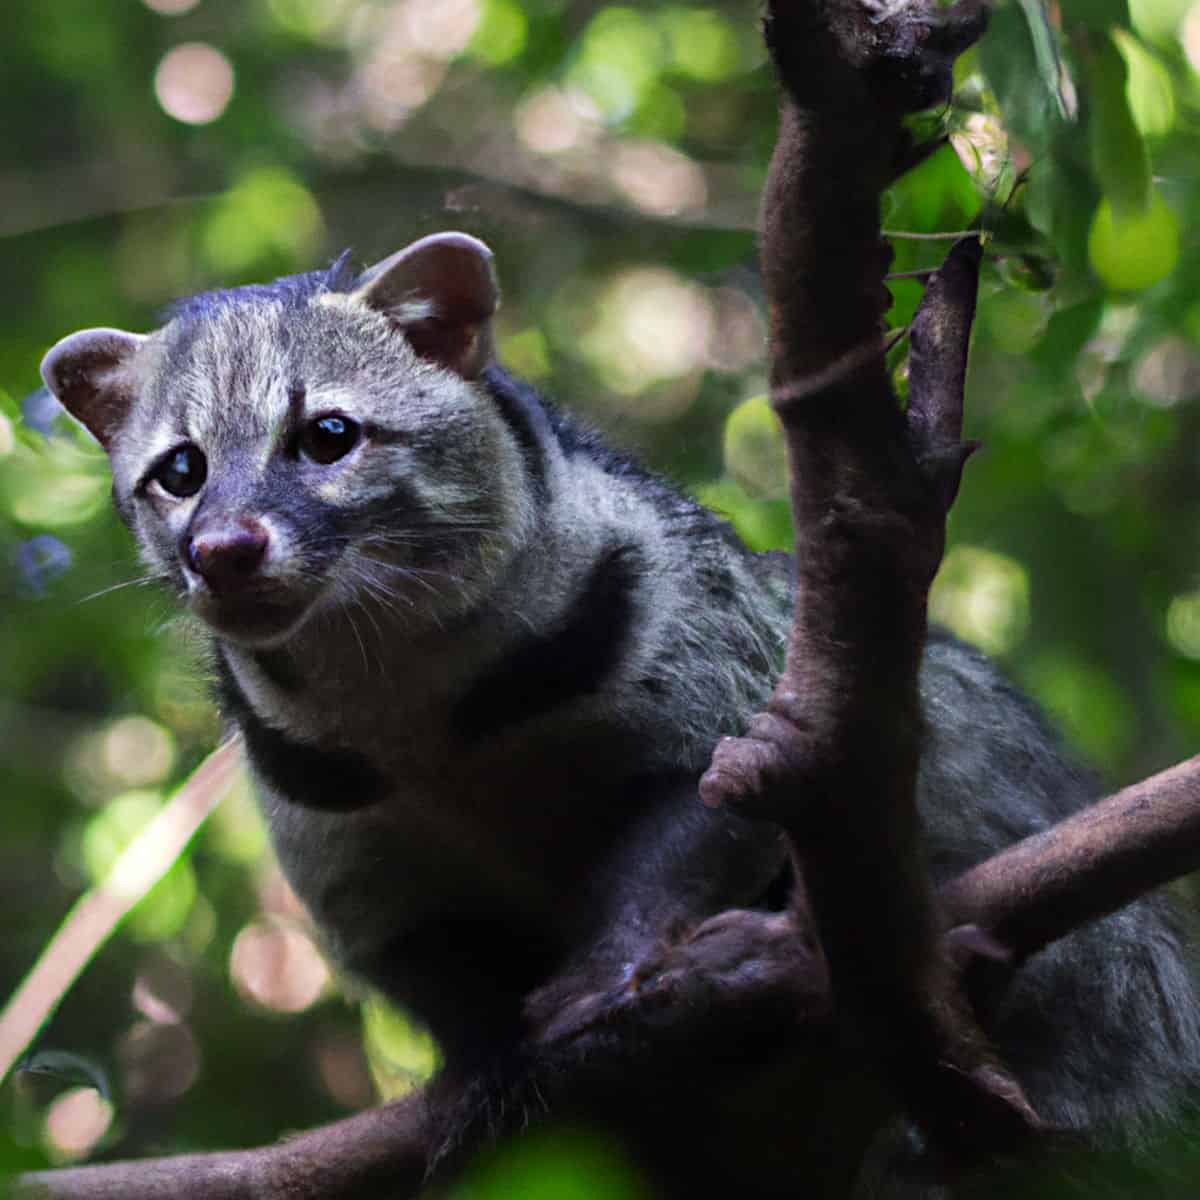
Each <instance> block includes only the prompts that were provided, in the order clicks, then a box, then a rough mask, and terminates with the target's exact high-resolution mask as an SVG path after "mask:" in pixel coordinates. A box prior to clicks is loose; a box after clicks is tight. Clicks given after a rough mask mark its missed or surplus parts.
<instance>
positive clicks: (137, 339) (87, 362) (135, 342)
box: [42, 329, 146, 450]
mask: <svg viewBox="0 0 1200 1200" xmlns="http://www.w3.org/2000/svg"><path fill="white" fill-rule="evenodd" d="M145 341H146V337H145V335H143V334H140V333H126V332H125V331H124V330H121V329H81V330H80V331H79V332H78V333H72V334H71V335H70V336H69V337H65V338H63V339H62V341H61V342H56V343H55V344H54V345H53V346H51V347H50V350H49V352H48V353H47V355H46V357H45V358H43V359H42V378H43V379H44V380H45V381H46V386H47V387H48V388H49V389H50V390H51V391H52V392H53V393H54V394H55V396H57V397H58V399H59V400H60V401H61V402H62V404H63V407H64V408H66V410H67V411H68V412H69V413H70V414H71V415H72V416H74V417H77V418H78V419H79V420H80V421H82V422H83V423H84V425H86V426H87V428H88V429H89V430H90V431H91V433H92V436H93V437H95V439H96V440H97V441H98V442H99V443H100V445H102V446H103V447H104V448H105V449H106V450H107V449H109V447H110V446H111V445H112V440H113V437H114V436H115V435H116V432H117V430H118V429H120V428H121V426H122V425H123V424H124V423H125V418H126V416H127V415H128V413H129V409H130V406H131V405H132V404H133V399H134V396H135V394H136V387H135V377H134V372H133V357H134V355H135V354H137V352H138V349H139V347H140V346H141V345H142V343H143V342H145Z"/></svg>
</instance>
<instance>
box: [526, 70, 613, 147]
mask: <svg viewBox="0 0 1200 1200" xmlns="http://www.w3.org/2000/svg"><path fill="white" fill-rule="evenodd" d="M513 123H514V125H515V127H516V131H517V136H518V137H519V138H520V139H521V141H522V142H523V143H524V144H525V145H526V146H527V147H528V148H529V149H530V150H532V151H533V152H534V153H535V154H563V153H565V152H566V151H568V150H576V149H579V148H580V147H582V146H585V145H591V144H594V143H595V140H596V138H597V137H598V136H599V133H600V128H601V125H600V121H599V120H598V113H597V112H596V109H595V105H594V104H592V103H591V101H590V100H589V99H588V98H587V96H586V95H585V94H584V93H582V92H580V91H578V90H575V91H566V90H564V89H562V88H558V87H553V86H551V87H543V88H539V89H538V90H537V91H536V92H534V93H533V94H532V95H530V96H528V97H526V99H525V100H524V101H522V103H521V105H520V107H518V109H517V110H516V114H515V116H514V118H513Z"/></svg>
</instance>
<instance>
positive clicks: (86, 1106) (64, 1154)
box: [42, 1087, 115, 1162]
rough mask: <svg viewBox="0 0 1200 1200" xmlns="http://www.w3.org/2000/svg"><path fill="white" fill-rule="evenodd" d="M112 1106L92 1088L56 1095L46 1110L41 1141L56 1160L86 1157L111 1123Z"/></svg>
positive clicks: (76, 1089)
mask: <svg viewBox="0 0 1200 1200" xmlns="http://www.w3.org/2000/svg"><path fill="white" fill-rule="evenodd" d="M114 1111H115V1110H114V1109H113V1105H112V1101H110V1100H106V1099H105V1098H104V1097H103V1096H102V1095H101V1094H100V1093H99V1092H98V1091H97V1090H96V1089H95V1088H89V1087H78V1088H71V1089H70V1090H69V1091H65V1092H63V1093H62V1095H61V1096H58V1097H57V1098H56V1099H55V1100H54V1101H53V1103H52V1104H51V1105H50V1107H49V1108H48V1109H47V1110H46V1117H45V1125H44V1129H43V1134H42V1140H43V1143H44V1145H45V1146H46V1148H47V1150H48V1151H49V1152H50V1155H51V1157H52V1158H54V1159H55V1160H56V1161H58V1162H69V1161H70V1160H72V1159H77V1158H85V1157H86V1156H87V1155H88V1153H89V1152H90V1151H91V1149H92V1148H93V1147H94V1146H95V1145H96V1143H97V1142H98V1141H100V1139H101V1138H102V1137H103V1136H104V1135H105V1134H106V1133H107V1132H108V1130H109V1127H110V1126H111V1125H112V1121H113V1115H114Z"/></svg>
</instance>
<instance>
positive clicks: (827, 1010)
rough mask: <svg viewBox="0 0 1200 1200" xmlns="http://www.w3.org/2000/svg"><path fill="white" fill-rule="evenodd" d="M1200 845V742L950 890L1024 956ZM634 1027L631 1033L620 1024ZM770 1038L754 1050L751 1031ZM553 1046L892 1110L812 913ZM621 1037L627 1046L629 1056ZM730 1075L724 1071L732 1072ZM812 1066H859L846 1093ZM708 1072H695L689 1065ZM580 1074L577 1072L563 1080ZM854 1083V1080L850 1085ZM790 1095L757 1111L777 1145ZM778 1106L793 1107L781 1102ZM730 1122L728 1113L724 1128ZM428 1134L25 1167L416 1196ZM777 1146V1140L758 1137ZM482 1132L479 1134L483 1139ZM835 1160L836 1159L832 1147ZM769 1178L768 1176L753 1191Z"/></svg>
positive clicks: (646, 987) (588, 1011)
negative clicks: (839, 998) (840, 1018)
mask: <svg viewBox="0 0 1200 1200" xmlns="http://www.w3.org/2000/svg"><path fill="white" fill-rule="evenodd" d="M1198 862H1200V756H1197V757H1196V758H1192V759H1189V760H1188V761H1187V762H1184V763H1180V764H1179V765H1178V766H1176V767H1172V768H1171V769H1170V770H1167V771H1163V772H1162V773H1161V774H1158V775H1155V776H1153V777H1151V778H1150V779H1147V780H1145V781H1143V782H1142V783H1139V784H1135V785H1134V786H1132V787H1129V788H1126V789H1124V790H1123V791H1121V792H1118V793H1116V794H1115V795H1113V796H1110V797H1108V798H1107V799H1105V800H1102V801H1100V802H1099V803H1097V804H1096V805H1094V806H1093V807H1091V808H1089V809H1086V810H1084V811H1083V812H1080V813H1077V814H1075V815H1074V816H1072V817H1069V818H1068V819H1067V820H1065V821H1063V822H1062V823H1061V824H1060V825H1058V826H1055V828H1053V829H1051V830H1048V831H1046V832H1045V833H1041V834H1038V835H1036V836H1034V837H1031V838H1028V839H1026V840H1025V841H1023V842H1020V843H1018V844H1017V845H1015V846H1012V847H1010V848H1009V849H1007V850H1005V851H1003V852H1001V853H1000V854H998V855H996V856H994V857H993V858H991V859H988V860H987V861H986V862H984V863H981V864H980V865H979V866H977V867H974V868H973V869H972V870H970V871H968V872H966V873H965V874H964V875H962V876H960V877H959V878H958V879H956V880H953V881H952V882H950V883H948V884H947V885H946V886H945V887H944V888H943V889H942V891H941V893H940V897H941V900H942V903H943V906H944V908H945V911H946V913H947V914H948V915H949V916H950V917H951V918H952V919H953V921H954V922H955V923H956V924H959V925H976V926H979V927H980V928H982V929H985V930H988V931H994V932H995V933H996V935H997V936H998V937H999V938H1000V939H1002V941H1003V942H1004V943H1005V944H1006V945H1008V946H1009V947H1010V948H1011V949H1012V951H1013V953H1014V955H1015V957H1016V958H1017V959H1018V960H1020V959H1024V958H1027V957H1029V956H1030V955H1031V954H1033V953H1035V952H1036V951H1037V950H1038V949H1040V948H1041V947H1043V946H1045V945H1047V944H1048V943H1049V942H1051V941H1053V940H1054V939H1055V938H1057V937H1062V936H1065V935H1066V934H1068V933H1070V932H1072V931H1073V930H1074V929H1077V928H1079V926H1080V925H1083V924H1085V923H1086V922H1087V921H1090V920H1094V919H1097V918H1099V917H1101V916H1103V915H1105V914H1107V913H1109V912H1112V911H1114V910H1115V909H1117V908H1120V907H1121V906H1122V905H1123V904H1125V903H1126V902H1128V901H1129V900H1132V899H1135V898H1136V897H1137V896H1140V895H1142V894H1144V893H1145V892H1147V891H1151V890H1153V889H1154V888H1156V887H1159V886H1161V885H1163V884H1165V883H1168V882H1170V881H1171V880H1172V879H1175V878H1177V877H1178V876H1179V875H1181V874H1183V873H1185V872H1187V871H1189V870H1193V869H1194V868H1195V867H1196V865H1197V863H1198ZM614 1034H619V1035H620V1036H614ZM750 1038H753V1047H754V1048H756V1049H757V1052H758V1053H759V1054H760V1056H761V1057H760V1058H759V1059H754V1053H753V1052H750V1053H748V1052H747V1044H748V1039H750ZM531 1040H532V1041H533V1043H535V1044H536V1045H537V1046H538V1047H539V1049H540V1050H541V1051H550V1052H555V1051H562V1050H564V1049H566V1048H569V1049H570V1050H571V1057H572V1059H573V1060H574V1061H577V1062H580V1063H584V1064H587V1066H586V1067H585V1068H583V1069H585V1070H586V1069H590V1070H594V1071H597V1072H602V1073H604V1074H606V1075H608V1076H610V1077H611V1076H621V1077H623V1078H624V1080H625V1086H626V1087H627V1088H628V1089H629V1090H630V1091H631V1092H633V1091H636V1090H637V1089H638V1088H639V1087H640V1086H642V1084H643V1083H645V1082H647V1081H649V1080H655V1084H656V1086H657V1087H659V1088H661V1089H662V1090H663V1091H664V1092H666V1093H670V1092H671V1091H672V1089H677V1088H678V1087H679V1086H680V1082H679V1080H680V1074H681V1073H684V1072H690V1073H691V1075H693V1076H694V1075H695V1074H696V1073H703V1074H705V1075H706V1076H707V1083H706V1087H707V1089H708V1090H710V1091H719V1090H721V1089H720V1088H719V1087H718V1086H715V1085H714V1083H713V1072H714V1070H720V1071H729V1070H730V1067H729V1064H717V1066H716V1068H714V1064H713V1061H712V1060H711V1059H710V1058H706V1057H704V1055H703V1054H701V1053H699V1048H701V1047H730V1048H731V1054H733V1055H736V1056H738V1057H742V1058H746V1059H749V1060H751V1065H750V1067H749V1068H748V1069H750V1070H757V1071H759V1072H761V1071H762V1070H763V1062H764V1061H769V1062H771V1063H777V1064H778V1063H782V1064H783V1067H782V1068H781V1069H784V1070H786V1071H787V1072H789V1073H790V1074H791V1075H792V1076H793V1077H794V1079H795V1080H797V1081H799V1083H800V1084H801V1085H802V1086H801V1087H800V1088H799V1089H798V1098H797V1099H796V1100H795V1103H794V1106H793V1107H790V1108H787V1109H786V1110H785V1111H786V1118H787V1120H788V1121H789V1122H795V1129H794V1130H793V1131H792V1134H791V1138H790V1143H789V1144H790V1145H792V1146H793V1147H794V1146H795V1141H796V1139H797V1138H798V1137H804V1136H809V1137H810V1138H813V1139H814V1140H816V1139H817V1138H819V1137H822V1136H826V1131H829V1130H832V1129H837V1128H840V1130H841V1136H843V1137H844V1138H845V1137H847V1136H848V1135H847V1130H848V1128H849V1127H853V1130H852V1131H856V1132H857V1135H858V1142H857V1143H848V1144H847V1145H846V1147H845V1149H844V1159H845V1161H844V1162H842V1163H841V1167H842V1170H843V1172H845V1171H847V1170H851V1169H852V1167H853V1164H854V1163H855V1162H856V1161H857V1160H856V1159H855V1152H854V1145H856V1144H857V1145H859V1147H860V1148H861V1145H862V1144H863V1143H864V1142H865V1141H866V1140H869V1137H870V1136H871V1135H872V1134H873V1133H874V1131H875V1130H876V1129H877V1128H879V1126H880V1125H881V1124H882V1122H883V1121H884V1120H885V1119H886V1117H887V1116H888V1115H889V1114H890V1111H891V1110H890V1109H889V1108H887V1107H886V1105H885V1104H884V1102H883V1098H881V1097H880V1096H879V1095H878V1094H876V1093H875V1092H873V1091H872V1090H871V1084H870V1077H871V1073H872V1070H873V1065H872V1063H871V1062H870V1055H869V1053H864V1051H865V1049H866V1048H864V1047H863V1046H862V1045H861V1044H858V1045H856V1044H855V1043H854V1041H853V1040H852V1039H848V1038H847V1037H845V1036H843V1034H842V1031H840V1030H839V1028H838V1024H837V1022H836V1021H835V1015H834V997H833V995H832V992H831V989H830V981H829V973H828V968H827V966H826V963H825V961H824V958H823V956H822V954H821V951H820V949H819V947H818V946H817V944H816V941H815V936H814V931H813V928H812V927H811V925H810V924H808V923H807V921H806V919H805V917H804V915H803V914H797V913H792V914H772V913H761V912H744V911H734V912H729V913H722V914H721V915H719V916H717V917H713V918H712V919H711V920H709V921H706V922H704V923H703V924H702V925H700V926H699V927H697V928H696V929H695V930H692V931H690V932H689V933H688V934H686V935H685V936H683V937H681V938H680V939H679V940H678V941H676V942H675V943H673V944H671V945H667V946H664V947H663V948H662V950H661V952H660V953H659V954H658V955H657V956H656V957H654V958H653V959H651V960H647V961H646V962H643V963H641V964H639V966H638V969H637V971H636V972H634V974H633V976H632V977H631V979H630V981H629V983H628V984H627V985H626V986H624V987H623V988H621V989H619V990H617V991H614V992H611V993H604V994H597V995H591V996H582V997H579V998H578V999H577V1000H576V1001H575V1002H574V1003H573V1004H571V1005H569V1006H567V1007H565V1008H564V1009H563V1010H562V1012H560V1013H559V1014H556V1016H555V1018H554V1019H553V1020H552V1021H551V1022H550V1023H549V1024H548V1025H547V1026H546V1027H545V1028H544V1029H542V1030H540V1031H538V1032H536V1033H535V1034H533V1035H532V1039H531ZM614 1048H620V1049H619V1050H618V1051H617V1053H616V1054H615V1055H614ZM716 1077H717V1078H721V1079H722V1080H723V1079H724V1078H725V1076H724V1075H717V1076H716ZM813 1078H823V1079H825V1080H827V1081H828V1080H830V1079H833V1078H837V1079H838V1080H841V1081H845V1080H850V1081H851V1084H850V1085H848V1086H847V1087H846V1088H845V1089H843V1090H844V1092H845V1094H846V1096H847V1099H846V1101H845V1104H846V1107H845V1109H844V1110H839V1109H837V1108H836V1107H835V1101H836V1099H837V1098H838V1097H835V1096H834V1094H833V1093H832V1092H831V1090H830V1089H828V1088H817V1089H814V1088H812V1087H811V1086H809V1085H808V1084H806V1083H805V1081H811V1080H812V1079H813ZM689 1084H690V1086H695V1082H694V1080H689ZM563 1086H564V1089H565V1090H566V1091H568V1092H569V1091H570V1090H571V1089H572V1086H573V1082H572V1081H571V1080H566V1081H564V1085H563ZM805 1091H807V1094H808V1100H807V1103H808V1104H809V1105H810V1106H812V1104H813V1098H814V1097H816V1099H817V1101H818V1102H819V1104H820V1105H821V1106H822V1108H823V1109H826V1110H829V1109H833V1111H832V1112H830V1111H823V1112H821V1113H820V1114H816V1115H814V1117H813V1126H814V1129H815V1130H816V1132H815V1133H814V1132H813V1130H808V1132H807V1134H806V1133H805V1129H806V1127H805V1126H804V1124H803V1120H802V1118H803V1116H804V1104H805V1101H804V1099H803V1096H804V1094H805ZM839 1097H840V1093H839ZM773 1109H774V1110H775V1111H776V1113H777V1112H778V1106H777V1105H776V1104H775V1101H774V1097H773V1096H772V1097H771V1098H769V1099H766V1100H764V1101H763V1104H762V1108H761V1109H759V1108H758V1107H755V1109H754V1110H753V1112H751V1113H750V1114H749V1119H750V1120H752V1121H753V1122H754V1124H755V1129H756V1131H757V1133H758V1134H759V1136H760V1137H761V1138H762V1142H763V1144H764V1145H765V1144H766V1142H767V1140H768V1138H769V1136H770V1133H772V1132H774V1131H773V1130H770V1129H769V1126H768V1125H767V1122H768V1121H769V1120H770V1119H771V1118H770V1113H771V1111H772V1110H773ZM775 1119H776V1120H778V1117H777V1116H776V1118H775ZM729 1136H730V1133H729V1130H728V1129H723V1131H722V1137H725V1138H728V1137H729ZM428 1145H429V1143H428V1134H427V1130H426V1126H425V1122H424V1105H423V1101H422V1098H421V1096H419V1095H413V1096H410V1097H407V1098H405V1099H404V1100H401V1101H397V1102H396V1103H394V1104H391V1105H387V1106H385V1107H382V1108H378V1109H372V1110H369V1111H367V1112H363V1113H360V1114H358V1115H357V1116H354V1117H350V1118H348V1119H346V1120H344V1121H339V1122H337V1123H335V1124H333V1125H328V1126H324V1127H322V1128H320V1129H316V1130H313V1131H311V1132H309V1133H306V1134H303V1135H301V1136H299V1137H295V1138H292V1139H290V1140H288V1141H285V1142H282V1143H280V1144H278V1145H274V1146H266V1147H262V1148H260V1149H255V1150H242V1151H236V1152H232V1153H225V1154H194V1155H180V1156H176V1157H170V1158H158V1159H144V1160H141V1161H135V1162H125V1163H111V1164H105V1165H100V1166H89V1167H74V1168H70V1169H65V1170H58V1171H45V1172H38V1173H35V1174H30V1175H25V1176H23V1177H22V1178H21V1179H19V1180H18V1181H17V1183H18V1187H17V1195H18V1196H19V1197H20V1198H21V1200H33V1198H34V1197H46V1198H48V1200H192V1198H193V1197H194V1198H195V1200H318V1198H319V1200H371V1198H372V1197H375V1196H380V1197H383V1196H386V1197H388V1198H389V1200H403V1198H404V1197H412V1196H416V1195H417V1194H418V1193H419V1191H420V1188H421V1186H422V1183H423V1181H424V1175H425V1162H426V1155H427V1151H428ZM760 1148H761V1147H760ZM468 1149H469V1148H468ZM797 1153H798V1157H799V1159H800V1161H801V1165H802V1169H803V1171H804V1172H805V1173H806V1174H805V1178H806V1179H807V1180H808V1182H809V1184H810V1185H812V1186H810V1187H809V1189H808V1191H807V1194H809V1195H836V1194H838V1193H837V1188H836V1187H835V1186H829V1187H828V1188H818V1187H816V1186H815V1185H813V1180H814V1179H815V1177H816V1175H817V1174H818V1173H819V1172H821V1171H822V1170H824V1171H826V1172H829V1171H831V1169H832V1167H831V1153H830V1149H829V1146H828V1144H825V1145H823V1147H822V1153H820V1154H818V1153H816V1150H815V1148H814V1154H813V1155H812V1157H806V1156H805V1155H804V1154H803V1153H802V1152H797ZM822 1160H823V1161H822ZM755 1194H757V1193H755Z"/></svg>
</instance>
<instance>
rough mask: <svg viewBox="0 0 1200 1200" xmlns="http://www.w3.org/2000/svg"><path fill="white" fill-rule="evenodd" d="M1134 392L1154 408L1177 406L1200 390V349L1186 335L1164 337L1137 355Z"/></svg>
mask: <svg viewBox="0 0 1200 1200" xmlns="http://www.w3.org/2000/svg"><path fill="white" fill-rule="evenodd" d="M1133 386H1134V394H1135V395H1136V396H1137V398H1138V399H1139V400H1141V401H1143V402H1144V403H1146V404H1149V405H1151V406H1153V407H1155V408H1174V407H1175V405H1176V404H1178V403H1179V402H1180V401H1181V400H1187V399H1189V398H1191V397H1192V396H1195V395H1196V394H1197V392H1200V352H1197V349H1196V347H1195V345H1194V344H1193V343H1192V342H1190V341H1189V340H1188V339H1187V338H1183V337H1179V336H1175V337H1168V338H1164V339H1163V340H1162V341H1161V342H1159V343H1158V344H1157V345H1155V346H1152V347H1151V348H1150V349H1149V350H1147V351H1146V353H1145V354H1143V355H1142V356H1141V358H1139V359H1138V361H1137V363H1136V364H1135V366H1134V369H1133Z"/></svg>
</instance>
